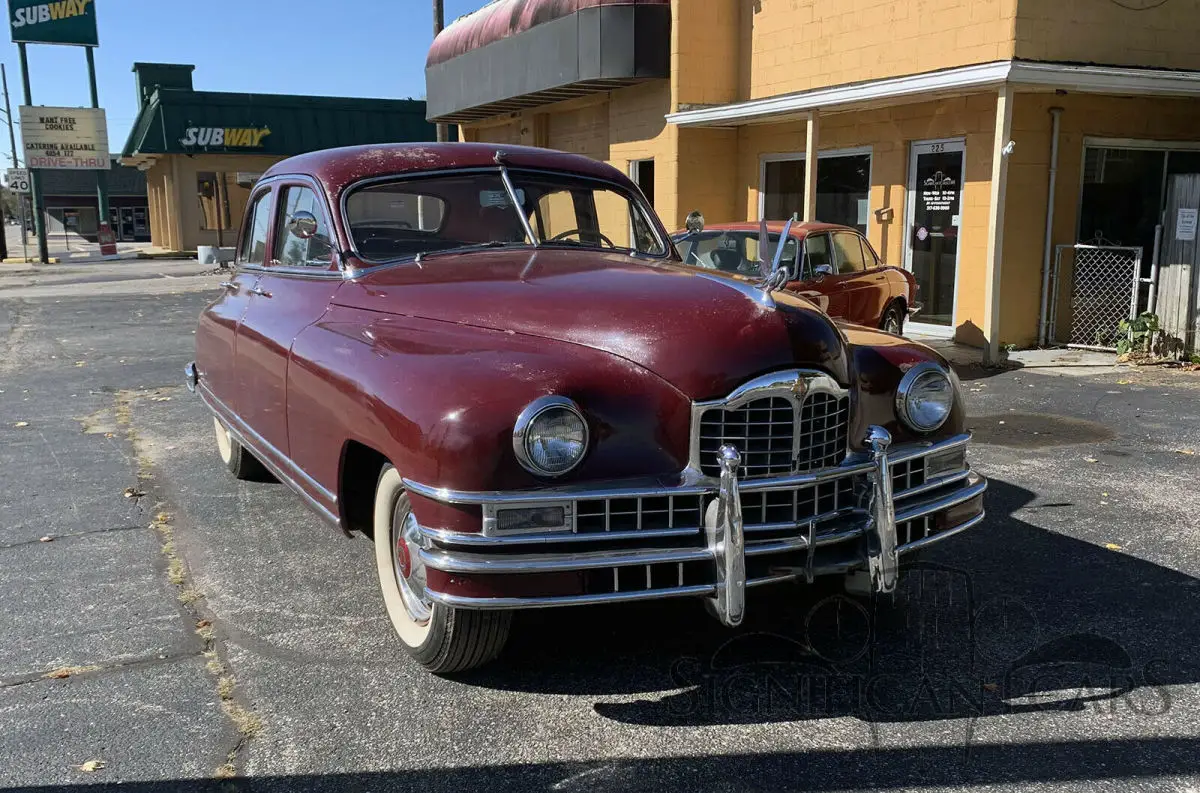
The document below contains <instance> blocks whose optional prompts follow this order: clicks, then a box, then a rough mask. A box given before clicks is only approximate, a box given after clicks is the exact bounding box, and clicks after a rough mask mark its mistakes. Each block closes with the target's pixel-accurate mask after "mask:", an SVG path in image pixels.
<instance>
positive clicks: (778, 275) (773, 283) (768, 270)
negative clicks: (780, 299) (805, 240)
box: [757, 219, 792, 302]
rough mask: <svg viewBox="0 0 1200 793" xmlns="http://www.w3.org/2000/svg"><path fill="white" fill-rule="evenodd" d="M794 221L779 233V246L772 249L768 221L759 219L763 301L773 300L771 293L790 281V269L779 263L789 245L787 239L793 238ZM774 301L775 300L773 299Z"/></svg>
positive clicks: (759, 260) (759, 254)
mask: <svg viewBox="0 0 1200 793" xmlns="http://www.w3.org/2000/svg"><path fill="white" fill-rule="evenodd" d="M791 233H792V221H791V219H789V220H788V222H787V223H786V224H784V227H783V233H782V234H780V235H779V246H778V247H777V248H775V250H774V251H772V250H771V235H770V234H769V233H768V232H767V221H766V220H762V221H759V227H758V270H759V274H760V275H762V280H761V281H759V282H758V284H757V286H758V288H759V289H761V290H762V292H763V302H768V301H771V293H772V292H774V291H775V290H776V289H782V288H783V286H784V284H786V283H787V282H788V275H789V273H788V269H787V268H786V267H780V266H779V264H780V262H781V261H782V260H783V249H784V248H785V247H787V241H788V240H789V239H790V238H791ZM771 302H774V301H771Z"/></svg>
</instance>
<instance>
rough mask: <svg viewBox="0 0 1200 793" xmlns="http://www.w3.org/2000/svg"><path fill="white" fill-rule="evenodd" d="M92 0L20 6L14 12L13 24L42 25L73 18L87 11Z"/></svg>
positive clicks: (15, 26) (21, 26)
mask: <svg viewBox="0 0 1200 793" xmlns="http://www.w3.org/2000/svg"><path fill="white" fill-rule="evenodd" d="M90 2H92V0H59V2H57V3H42V4H41V5H39V6H29V7H28V8H18V9H17V10H16V11H14V12H13V18H12V26H13V27H14V28H23V27H25V26H26V25H40V24H42V23H44V22H57V21H58V20H60V19H71V18H72V17H79V16H83V15H84V14H86V13H87V7H88V3H90Z"/></svg>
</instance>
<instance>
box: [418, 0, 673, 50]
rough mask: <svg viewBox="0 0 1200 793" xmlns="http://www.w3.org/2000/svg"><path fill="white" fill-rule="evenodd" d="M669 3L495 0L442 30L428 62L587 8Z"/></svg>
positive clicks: (664, 1) (656, 0)
mask: <svg viewBox="0 0 1200 793" xmlns="http://www.w3.org/2000/svg"><path fill="white" fill-rule="evenodd" d="M670 4H671V3H670V0H492V2H491V3H488V4H487V5H485V6H484V7H483V8H481V9H479V10H478V11H475V12H473V13H470V14H467V15H466V16H464V17H459V18H458V19H456V20H455V21H454V22H452V23H451V24H450V25H449V26H448V27H447V28H446V29H445V30H443V31H442V32H441V34H440V35H438V37H437V38H436V39H434V41H433V46H432V47H430V48H429V56H428V58H427V59H426V61H425V65H426V66H436V65H437V64H439V63H445V62H446V61H448V60H450V59H451V58H456V57H458V56H459V55H462V54H464V53H467V52H470V51H471V50H476V49H479V48H480V47H485V46H487V45H488V44H491V43H493V42H496V41H501V40H502V39H506V38H508V37H509V36H513V35H516V34H518V33H524V32H525V31H527V30H529V29H530V28H532V27H536V26H537V25H541V24H542V23H544V22H551V21H553V20H555V19H559V18H560V17H565V16H570V15H571V14H575V13H578V12H579V11H582V10H583V9H585V8H598V7H600V6H636V5H646V6H649V5H657V6H664V5H670Z"/></svg>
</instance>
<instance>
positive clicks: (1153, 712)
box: [603, 564, 1172, 746]
mask: <svg viewBox="0 0 1200 793" xmlns="http://www.w3.org/2000/svg"><path fill="white" fill-rule="evenodd" d="M901 581H902V584H901V588H900V590H898V591H897V593H896V595H895V597H880V598H876V599H875V600H874V601H862V600H857V599H853V598H850V597H848V596H846V595H842V594H835V595H830V596H828V597H825V598H823V599H820V600H818V601H817V602H816V603H814V604H813V605H812V606H811V607H810V608H809V609H808V610H807V612H806V613H805V614H804V616H803V617H802V618H801V619H800V620H799V621H798V622H797V623H796V628H797V630H796V632H795V633H793V634H791V635H784V634H782V633H774V632H759V633H744V634H741V635H738V636H736V637H734V638H732V639H730V640H729V641H727V642H725V643H724V644H722V645H721V646H720V647H719V648H718V649H717V650H716V652H714V653H713V654H712V655H711V656H709V657H707V658H700V657H683V658H679V659H676V660H675V661H674V662H673V663H672V665H671V667H670V669H669V675H670V678H671V681H672V684H673V687H674V688H679V689H682V691H680V692H679V693H676V694H672V695H669V696H667V697H666V698H664V699H663V700H660V701H658V702H656V703H648V702H640V703H632V704H628V705H608V706H606V707H605V708H604V709H603V712H604V713H605V715H608V716H610V717H612V718H616V719H619V720H627V721H634V722H644V723H660V724H681V723H682V724H713V723H750V722H762V721H792V720H808V719H822V718H834V717H843V716H849V717H855V718H859V719H862V720H863V721H865V722H868V723H870V724H872V726H874V725H876V724H880V723H896V722H909V721H934V720H942V719H967V720H969V722H968V725H967V735H966V742H967V745H968V746H969V745H970V743H971V737H972V735H971V733H972V730H973V724H974V719H976V718H978V717H986V716H998V715H1005V714H1017V713H1026V712H1037V711H1060V712H1082V711H1085V710H1091V709H1095V710H1097V711H1099V712H1103V713H1105V714H1109V715H1118V714H1121V713H1125V714H1129V715H1133V716H1158V715H1162V714H1164V713H1166V712H1167V711H1168V710H1169V709H1170V708H1171V704H1172V703H1171V696H1170V692H1169V690H1168V688H1167V684H1168V682H1169V681H1170V680H1171V679H1172V674H1171V669H1170V665H1169V664H1168V663H1167V661H1165V660H1163V659H1151V660H1145V661H1138V660H1135V659H1134V658H1133V657H1132V656H1131V654H1130V653H1129V652H1128V651H1127V650H1126V649H1125V648H1124V647H1123V646H1122V645H1121V644H1120V643H1119V642H1117V641H1115V640H1113V639H1112V638H1109V637H1106V636H1102V635H1099V634H1096V633H1091V632H1080V633H1069V634H1065V635H1055V636H1048V635H1045V632H1044V631H1043V630H1042V629H1041V627H1040V626H1039V624H1038V621H1037V619H1036V617H1035V614H1034V612H1033V611H1032V610H1030V609H1028V608H1026V607H1025V606H1024V605H1023V604H1022V603H1020V602H1019V601H1017V600H1015V599H1013V598H1011V597H1007V596H999V597H994V598H989V599H986V600H982V601H977V600H976V599H975V597H974V593H973V592H972V588H971V581H970V576H969V574H967V573H965V572H964V571H960V570H954V569H951V568H947V567H943V566H940V565H928V564H921V565H916V566H914V567H913V568H910V569H909V570H907V571H906V575H905V576H904V577H902V579H901ZM873 732H875V735H876V739H878V733H877V731H875V730H873Z"/></svg>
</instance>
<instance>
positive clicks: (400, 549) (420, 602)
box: [392, 510, 433, 624]
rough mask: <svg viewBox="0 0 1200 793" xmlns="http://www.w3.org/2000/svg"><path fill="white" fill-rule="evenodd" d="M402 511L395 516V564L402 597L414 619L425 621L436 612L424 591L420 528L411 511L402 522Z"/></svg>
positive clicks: (420, 622)
mask: <svg viewBox="0 0 1200 793" xmlns="http://www.w3.org/2000/svg"><path fill="white" fill-rule="evenodd" d="M400 518H401V515H400V512H399V510H397V511H396V513H395V514H394V515H393V516H392V567H393V568H394V569H395V572H396V583H397V584H398V585H399V587H400V598H401V599H402V600H403V601H404V608H405V610H407V611H408V616H409V617H411V618H412V620H413V622H416V623H419V624H424V623H426V622H428V621H429V618H430V616H431V615H432V614H433V601H432V600H430V599H429V597H428V596H427V595H426V594H425V563H424V562H422V561H421V529H420V527H419V526H418V525H417V519H416V518H415V517H413V514H412V513H411V512H408V513H406V514H405V515H404V518H403V520H402V521H401V519H400Z"/></svg>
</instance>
